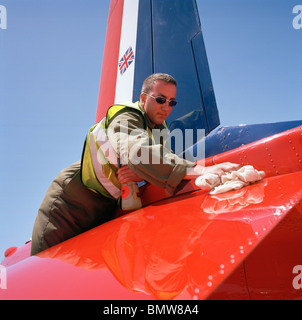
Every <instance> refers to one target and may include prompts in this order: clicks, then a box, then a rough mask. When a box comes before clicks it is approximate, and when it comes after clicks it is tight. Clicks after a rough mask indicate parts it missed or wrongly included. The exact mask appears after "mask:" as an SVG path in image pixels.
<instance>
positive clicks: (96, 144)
mask: <svg viewBox="0 0 302 320" xmlns="http://www.w3.org/2000/svg"><path fill="white" fill-rule="evenodd" d="M105 121H106V118H104V119H103V120H102V121H101V122H100V123H98V124H96V125H95V126H93V127H92V128H91V129H90V130H89V132H88V135H87V138H86V143H85V149H84V153H83V158H82V181H83V184H84V185H85V186H87V187H88V188H90V189H93V190H95V191H98V192H100V193H101V194H103V195H104V196H106V197H110V198H114V199H118V198H119V197H120V195H121V190H120V188H121V186H120V183H119V182H118V179H117V176H116V174H115V172H116V170H117V166H114V165H113V164H114V163H117V157H116V153H115V151H114V150H113V149H112V147H111V145H110V143H109V140H108V138H107V135H106V132H105V130H104V124H105ZM108 159H110V160H111V163H110V162H109V160H108Z"/></svg>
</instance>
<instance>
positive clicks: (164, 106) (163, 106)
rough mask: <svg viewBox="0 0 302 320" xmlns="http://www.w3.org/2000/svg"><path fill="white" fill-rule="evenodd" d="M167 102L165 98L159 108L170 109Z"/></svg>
mask: <svg viewBox="0 0 302 320" xmlns="http://www.w3.org/2000/svg"><path fill="white" fill-rule="evenodd" d="M169 103H170V101H168V100H167V101H166V102H165V103H163V104H162V106H161V108H162V109H163V110H169V109H170V106H169Z"/></svg>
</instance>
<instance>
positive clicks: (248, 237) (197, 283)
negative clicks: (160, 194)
mask: <svg viewBox="0 0 302 320" xmlns="http://www.w3.org/2000/svg"><path fill="white" fill-rule="evenodd" d="M301 181H302V172H295V173H292V174H288V175H282V176H276V177H270V178H268V179H265V180H263V181H261V182H260V183H257V184H254V185H251V186H248V187H246V188H244V189H242V190H238V191H232V192H229V193H226V194H223V195H220V196H219V197H218V196H215V197H214V196H209V195H208V194H207V193H206V192H203V191H197V192H193V193H190V194H183V195H180V196H177V197H175V198H173V199H166V200H163V201H161V202H159V203H154V204H151V205H149V206H147V207H145V208H143V209H141V210H138V211H136V212H133V213H130V214H127V215H125V216H123V217H120V218H117V219H115V220H112V221H110V222H108V223H106V224H104V225H102V226H99V227H97V228H95V229H92V230H90V231H88V232H86V233H84V234H81V235H79V236H77V237H75V238H73V239H70V240H68V241H66V242H63V243H62V244H59V245H57V246H55V247H53V248H50V249H48V250H46V251H44V252H42V253H40V254H39V255H37V256H34V257H31V258H28V259H26V260H24V261H22V262H20V263H17V264H15V265H13V266H11V267H8V268H7V275H8V285H7V289H6V290H1V291H0V299H105V300H106V299H153V298H155V299H172V298H174V299H205V298H207V297H208V296H209V295H210V294H211V293H213V292H214V290H215V289H216V288H217V287H218V286H219V285H220V284H221V283H222V282H223V281H224V280H226V279H227V276H228V275H230V274H231V273H232V272H233V271H234V270H235V268H236V267H237V266H238V267H239V268H240V267H241V265H242V262H243V261H244V259H245V258H246V257H247V256H248V254H249V253H250V252H251V251H253V250H254V249H255V248H256V247H257V246H258V245H259V244H260V243H261V241H262V240H263V239H264V238H265V237H266V236H267V235H268V234H269V232H270V231H271V230H273V228H274V227H275V226H276V225H278V223H279V222H280V221H281V220H282V219H283V218H284V217H285V216H286V215H287V214H288V213H289V212H291V211H292V210H293V208H295V206H296V205H297V204H298V203H299V202H300V201H301V198H302V190H301ZM299 214H300V213H299ZM296 240H299V241H300V242H299V243H298V247H300V243H301V240H302V239H296ZM297 262H298V261H297ZM272 263H273V262H272ZM241 268H242V267H241ZM289 271H290V270H289ZM291 276H292V274H291V273H290V274H289V275H287V277H291ZM251 279H252V280H251V281H252V282H251V283H253V281H255V280H254V279H253V277H252V276H251ZM268 285H269V284H268ZM46 288H47V290H45V289H46ZM242 288H244V286H242ZM246 290H247V289H246ZM248 290H250V288H249V289H248ZM266 290H269V288H268V289H266ZM228 291H229V292H231V291H232V290H228ZM233 291H234V290H233ZM235 291H236V290H235ZM249 293H250V294H251V291H249ZM295 294H296V295H298V294H299V292H297V291H296V290H294V289H292V292H291V297H293V295H295ZM300 295H301V294H300Z"/></svg>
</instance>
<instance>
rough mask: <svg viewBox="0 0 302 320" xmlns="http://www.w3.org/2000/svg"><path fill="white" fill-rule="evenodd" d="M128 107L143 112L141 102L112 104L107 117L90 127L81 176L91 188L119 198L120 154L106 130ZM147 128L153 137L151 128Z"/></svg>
mask: <svg viewBox="0 0 302 320" xmlns="http://www.w3.org/2000/svg"><path fill="white" fill-rule="evenodd" d="M127 108H131V109H136V110H138V111H139V112H141V113H142V111H141V109H140V107H139V102H136V103H131V102H129V103H128V102H127V103H125V104H124V105H118V104H117V105H113V106H111V107H110V108H109V109H108V111H107V115H106V117H105V118H103V119H102V121H100V122H99V123H98V124H96V125H94V126H93V127H92V128H90V130H89V132H88V134H87V137H86V141H85V145H84V150H83V155H82V164H81V177H82V182H83V184H84V185H85V186H86V187H88V188H89V189H92V190H94V191H96V192H99V193H101V194H102V195H104V196H106V197H109V198H113V199H118V198H119V197H120V196H121V185H120V183H119V181H118V178H117V175H116V171H117V169H118V156H117V154H116V152H115V151H114V150H113V148H112V147H111V145H110V142H109V140H108V137H107V132H106V131H107V128H108V126H109V124H110V121H111V120H112V119H113V118H114V117H115V116H116V115H117V114H119V113H120V112H124V111H125V109H127ZM142 115H143V113H142ZM145 129H146V130H147V131H148V133H149V136H150V137H151V138H152V132H151V130H150V129H149V128H145Z"/></svg>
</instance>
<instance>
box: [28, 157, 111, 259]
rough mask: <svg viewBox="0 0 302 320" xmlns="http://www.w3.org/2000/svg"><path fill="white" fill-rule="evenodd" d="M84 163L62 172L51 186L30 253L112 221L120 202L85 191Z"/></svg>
mask: <svg viewBox="0 0 302 320" xmlns="http://www.w3.org/2000/svg"><path fill="white" fill-rule="evenodd" d="M80 170H81V162H80V161H78V162H76V163H74V164H73V165H71V166H69V167H68V168H66V169H64V170H62V171H61V172H60V173H59V174H58V176H57V177H56V178H55V179H54V181H53V182H52V183H51V185H50V186H49V189H48V190H47V192H46V194H45V197H44V199H43V201H42V203H41V206H40V208H39V210H38V214H37V217H36V220H35V223H34V227H33V233H32V243H31V254H32V255H34V254H36V253H39V252H40V251H43V250H45V249H47V248H49V247H52V246H54V245H56V244H58V243H61V242H62V241H64V240H67V239H70V238H72V237H74V236H76V235H78V234H80V233H82V232H85V231H87V230H89V229H92V228H94V227H96V226H98V225H100V224H102V223H105V222H107V221H109V220H110V219H111V218H112V216H113V214H114V212H115V210H116V208H117V201H116V200H112V199H109V198H107V197H105V196H102V195H101V194H99V193H96V192H94V191H92V190H89V189H88V188H86V187H85V186H84V185H83V184H82V181H81V176H80V174H81V172H80Z"/></svg>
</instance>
